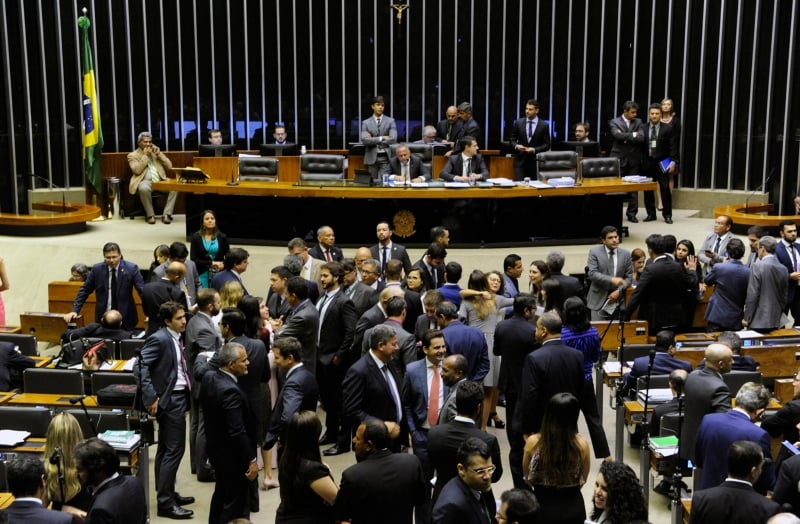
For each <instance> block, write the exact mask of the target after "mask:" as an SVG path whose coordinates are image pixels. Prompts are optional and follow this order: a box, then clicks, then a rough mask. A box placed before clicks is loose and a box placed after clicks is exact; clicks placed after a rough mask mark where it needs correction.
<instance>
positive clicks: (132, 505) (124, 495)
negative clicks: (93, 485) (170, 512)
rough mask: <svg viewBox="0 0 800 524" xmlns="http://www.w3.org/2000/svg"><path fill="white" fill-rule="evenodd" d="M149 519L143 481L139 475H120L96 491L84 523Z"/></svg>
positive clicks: (130, 523) (123, 523) (137, 522)
mask: <svg viewBox="0 0 800 524" xmlns="http://www.w3.org/2000/svg"><path fill="white" fill-rule="evenodd" d="M147 521H148V514H147V500H146V497H145V491H144V485H143V484H142V481H141V480H139V477H134V476H131V475H120V476H118V477H117V478H115V479H111V480H109V481H108V482H106V483H105V484H103V485H102V486H100V487H99V488H98V489H97V491H95V492H94V495H93V496H92V503H91V504H90V505H89V509H87V510H86V519H85V520H84V524H98V523H99V524H106V523H109V524H110V523H114V524H144V523H145V522H147Z"/></svg>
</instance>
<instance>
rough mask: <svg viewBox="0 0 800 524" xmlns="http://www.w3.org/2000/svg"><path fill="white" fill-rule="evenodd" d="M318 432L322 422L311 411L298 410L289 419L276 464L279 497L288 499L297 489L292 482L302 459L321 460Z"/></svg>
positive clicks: (295, 477) (320, 430) (320, 431)
mask: <svg viewBox="0 0 800 524" xmlns="http://www.w3.org/2000/svg"><path fill="white" fill-rule="evenodd" d="M320 433H322V423H321V422H320V421H319V418H318V417H317V414H316V413H314V412H313V411H299V412H297V413H295V414H294V415H293V416H292V419H291V420H290V421H289V425H288V426H287V428H286V445H285V446H284V448H283V455H282V456H281V461H280V464H278V468H279V474H280V483H281V499H283V500H288V499H289V498H290V492H292V491H295V490H296V489H297V486H295V484H294V482H295V480H296V479H297V473H298V471H299V469H300V463H301V462H302V461H303V459H305V460H311V461H314V462H322V455H320V453H319V435H320Z"/></svg>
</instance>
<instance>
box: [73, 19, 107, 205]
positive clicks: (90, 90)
mask: <svg viewBox="0 0 800 524" xmlns="http://www.w3.org/2000/svg"><path fill="white" fill-rule="evenodd" d="M90 25H91V22H89V19H88V18H87V17H85V16H81V17H79V18H78V27H80V28H81V30H82V32H83V160H84V166H85V169H86V178H87V179H88V180H89V182H90V183H91V184H92V186H94V188H95V190H96V191H97V192H98V193H102V190H103V182H102V178H103V177H102V174H101V171H100V169H101V163H102V153H103V130H102V129H101V127H100V106H99V104H98V101H97V87H96V86H95V82H94V66H93V65H92V47H91V45H90V44H89V26H90Z"/></svg>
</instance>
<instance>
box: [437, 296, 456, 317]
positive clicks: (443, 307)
mask: <svg viewBox="0 0 800 524" xmlns="http://www.w3.org/2000/svg"><path fill="white" fill-rule="evenodd" d="M435 314H436V316H437V317H438V316H439V315H442V316H444V318H446V319H447V320H453V319H456V318H458V308H457V307H456V305H455V304H453V303H452V302H448V301H447V300H445V301H444V302H440V303H439V305H437V306H436V312H435Z"/></svg>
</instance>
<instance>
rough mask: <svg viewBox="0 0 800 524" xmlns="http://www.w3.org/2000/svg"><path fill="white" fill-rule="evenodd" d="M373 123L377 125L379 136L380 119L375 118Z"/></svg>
mask: <svg viewBox="0 0 800 524" xmlns="http://www.w3.org/2000/svg"><path fill="white" fill-rule="evenodd" d="M375 125H376V126H378V135H379V136H380V134H381V119H380V118H376V119H375Z"/></svg>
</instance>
